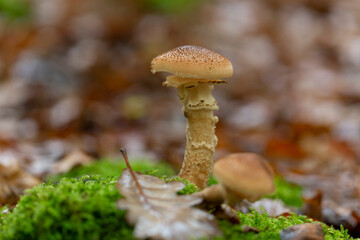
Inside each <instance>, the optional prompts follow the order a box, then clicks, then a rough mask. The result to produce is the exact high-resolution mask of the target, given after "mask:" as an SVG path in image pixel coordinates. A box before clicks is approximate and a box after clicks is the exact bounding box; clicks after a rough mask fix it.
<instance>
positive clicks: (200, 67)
mask: <svg viewBox="0 0 360 240" xmlns="http://www.w3.org/2000/svg"><path fill="white" fill-rule="evenodd" d="M151 72H152V73H156V72H169V73H173V74H175V75H177V76H179V77H182V78H194V79H216V78H227V77H231V76H232V75H233V67H232V64H231V62H230V61H229V60H228V59H227V58H225V57H223V56H221V55H220V54H218V53H215V52H213V51H210V50H208V49H206V48H202V47H198V46H190V45H188V46H181V47H177V48H174V49H172V50H170V51H168V52H166V53H163V54H161V55H159V56H157V57H156V58H154V59H153V60H152V61H151Z"/></svg>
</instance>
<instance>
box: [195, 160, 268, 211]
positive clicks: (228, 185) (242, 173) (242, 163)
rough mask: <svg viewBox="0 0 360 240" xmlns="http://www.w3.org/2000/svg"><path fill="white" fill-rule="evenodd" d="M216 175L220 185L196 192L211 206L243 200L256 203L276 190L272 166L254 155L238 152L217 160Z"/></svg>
mask: <svg viewBox="0 0 360 240" xmlns="http://www.w3.org/2000/svg"><path fill="white" fill-rule="evenodd" d="M214 176H215V178H216V179H217V180H219V184H216V185H213V186H210V187H208V188H206V189H204V190H202V191H200V192H198V193H197V194H199V195H200V196H201V197H202V198H203V200H204V203H205V205H208V206H218V205H220V204H222V203H224V202H225V203H227V204H229V205H231V206H233V205H235V204H236V203H238V202H240V201H242V200H243V199H247V200H249V201H255V200H257V199H259V198H260V197H261V196H262V195H264V194H269V193H272V192H273V191H274V189H275V186H274V182H273V171H272V169H271V167H270V165H269V164H268V163H267V162H266V160H265V159H264V158H262V157H261V156H259V155H258V154H254V153H236V154H230V155H228V156H226V157H223V158H221V159H218V160H217V161H216V162H215V164H214Z"/></svg>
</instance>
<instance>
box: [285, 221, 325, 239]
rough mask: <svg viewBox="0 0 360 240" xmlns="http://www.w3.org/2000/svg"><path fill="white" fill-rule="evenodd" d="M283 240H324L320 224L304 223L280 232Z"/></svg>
mask: <svg viewBox="0 0 360 240" xmlns="http://www.w3.org/2000/svg"><path fill="white" fill-rule="evenodd" d="M280 237H281V240H323V239H324V233H323V230H322V226H321V224H320V223H304V224H298V225H295V226H292V227H289V228H286V229H284V230H282V231H281V232H280Z"/></svg>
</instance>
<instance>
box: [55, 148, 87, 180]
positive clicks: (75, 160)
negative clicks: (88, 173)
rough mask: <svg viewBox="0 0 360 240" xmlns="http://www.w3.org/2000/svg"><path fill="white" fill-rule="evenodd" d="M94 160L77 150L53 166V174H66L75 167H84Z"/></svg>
mask: <svg viewBox="0 0 360 240" xmlns="http://www.w3.org/2000/svg"><path fill="white" fill-rule="evenodd" d="M93 161H94V159H93V158H92V157H90V156H89V155H87V154H86V153H84V152H83V151H81V150H79V149H75V150H73V151H72V152H70V153H69V154H67V155H66V156H65V157H64V158H63V159H61V160H60V161H59V162H56V163H55V164H54V165H53V169H52V170H53V173H55V174H58V173H64V172H68V171H69V170H71V169H72V168H74V167H75V166H79V165H86V164H89V163H91V162H93Z"/></svg>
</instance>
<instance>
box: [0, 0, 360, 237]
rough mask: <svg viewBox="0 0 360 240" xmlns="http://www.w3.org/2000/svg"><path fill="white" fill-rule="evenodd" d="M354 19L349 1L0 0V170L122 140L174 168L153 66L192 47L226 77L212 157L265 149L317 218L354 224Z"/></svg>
mask: <svg viewBox="0 0 360 240" xmlns="http://www.w3.org/2000/svg"><path fill="white" fill-rule="evenodd" d="M359 13H360V2H359V1H357V0H341V1H337V0H316V1H311V0H294V1H286V0H268V1H261V0H171V1H168V0H142V1H141V0H107V1H104V0H33V1H26V0H0V166H1V169H0V170H2V171H3V172H6V171H7V172H11V171H14V174H15V172H16V171H20V170H19V169H21V171H24V173H22V174H28V175H26V176H33V177H35V178H42V177H44V176H46V175H47V174H49V173H52V172H54V171H56V168H55V167H56V166H57V165H56V164H57V163H58V162H59V161H61V159H63V158H64V156H67V155H68V154H69V153H71V152H74V151H77V153H79V152H81V154H83V155H84V154H85V155H86V156H90V157H92V158H95V159H101V158H105V157H108V158H117V157H119V156H120V154H119V149H120V147H126V148H127V150H128V153H129V157H130V158H131V159H138V158H147V159H152V160H154V161H160V160H163V161H166V162H169V163H170V164H172V166H174V168H175V169H179V167H180V166H181V162H182V158H183V152H184V146H185V118H184V117H183V113H182V111H181V105H180V103H178V101H177V97H176V92H175V90H174V89H172V88H165V87H162V85H161V83H162V81H163V80H164V79H165V78H164V75H162V74H158V75H152V74H151V72H150V62H151V59H152V58H154V57H155V56H157V55H159V54H161V53H163V52H165V51H167V50H170V49H172V48H174V47H177V46H181V45H199V46H202V47H205V48H208V49H211V50H213V51H215V52H218V53H220V54H221V55H223V56H225V57H227V58H228V59H230V60H231V62H232V63H233V67H234V71H235V74H234V76H233V77H232V78H231V79H229V80H228V84H224V85H219V86H216V87H215V90H214V95H215V98H216V99H217V101H218V105H219V107H220V109H219V111H217V112H216V113H215V114H216V115H217V116H219V119H220V121H219V123H218V124H217V126H216V134H217V136H218V138H219V143H218V146H217V152H216V158H218V157H221V156H224V155H226V154H229V153H234V152H243V151H247V152H248V151H250V152H256V153H259V154H261V155H263V156H264V157H265V158H267V159H268V160H269V162H270V163H271V164H272V165H273V167H274V169H275V171H276V172H277V174H280V175H282V176H283V177H285V178H286V179H287V180H289V181H292V182H295V183H297V184H300V185H301V186H303V187H304V189H305V192H304V193H305V196H307V197H308V198H309V199H310V200H308V201H310V204H313V203H312V202H313V201H314V199H315V198H316V197H317V198H319V196H320V199H321V200H319V201H317V203H315V204H318V205H316V206H317V207H318V208H320V209H321V211H322V215H323V219H324V221H326V222H327V223H330V224H335V225H339V224H344V225H345V226H346V227H347V228H349V229H351V230H352V231H353V232H358V230H359V226H360V224H359V220H360V201H359V200H360V187H359V186H360V175H359V174H360V167H359V164H360V162H359V160H360V79H359V78H360V14H359ZM14 163H16V164H15V166H14ZM54 166H55V167H54ZM9 169H12V170H11V171H10V170H9ZM14 169H16V170H14ZM54 169H55V170H54ZM16 174H18V173H16ZM16 174H15V175H14V176H18V175H16ZM7 177H8V178H9V176H7ZM29 181H30V180H29ZM8 182H9V181H8V180H6V179H5V178H4V177H2V179H1V180H0V183H1V184H2V185H1V187H2V188H3V189H9V188H11V189H12V187H9V186H8V185H9V183H8ZM25 185H26V184H25ZM20 189H22V188H21V187H20ZM11 191H18V190H11ZM19 191H20V190H19Z"/></svg>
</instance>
